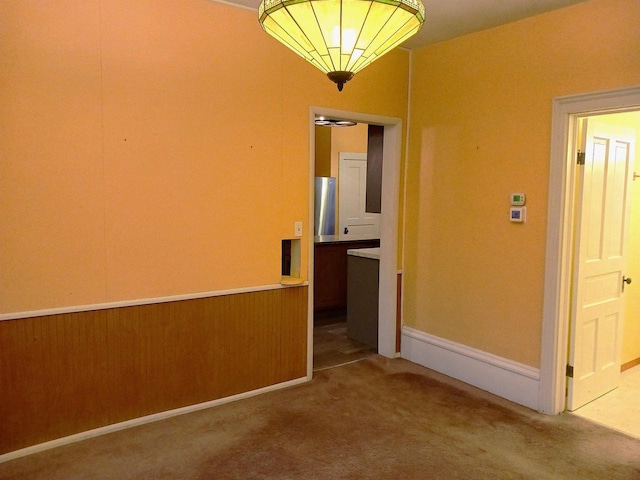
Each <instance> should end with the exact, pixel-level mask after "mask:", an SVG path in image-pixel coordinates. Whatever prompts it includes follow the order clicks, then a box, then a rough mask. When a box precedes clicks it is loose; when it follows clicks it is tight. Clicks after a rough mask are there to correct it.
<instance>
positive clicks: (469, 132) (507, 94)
mask: <svg viewBox="0 0 640 480" xmlns="http://www.w3.org/2000/svg"><path fill="white" fill-rule="evenodd" d="M638 24H640V2H638V1H637V0H592V1H588V2H585V3H580V4H578V5H575V6H572V7H568V8H564V9H561V10H558V11H554V12H550V13H547V14H544V15H540V16H536V17H532V18H529V19H525V20H523V21H519V22H516V23H512V24H509V25H505V26H501V27H498V28H494V29H491V30H485V31H483V32H479V33H476V34H472V35H468V36H465V37H461V38H458V39H453V40H451V41H447V42H443V43H440V44H437V45H433V46H428V47H425V48H422V49H420V50H417V51H415V52H414V54H413V65H412V69H413V76H412V92H411V106H410V109H411V126H410V131H409V156H408V165H407V168H408V172H407V173H408V175H407V199H406V216H405V221H406V238H405V261H404V265H403V269H404V273H405V284H404V292H405V297H404V298H405V303H404V322H405V324H406V325H408V326H410V327H413V328H416V329H418V330H422V331H424V332H427V333H430V334H433V335H436V336H439V337H443V338H446V339H450V340H453V341H455V342H459V343H462V344H465V345H469V346H471V347H474V348H478V349H481V350H484V351H487V352H489V353H493V354H496V355H499V356H502V357H505V358H508V359H512V360H515V361H517V362H521V363H524V364H526V365H530V366H533V367H538V366H539V363H540V347H541V324H542V303H543V284H544V261H545V258H544V255H545V243H546V221H547V193H548V192H547V189H548V175H549V168H548V166H549V151H550V132H551V127H550V125H551V104H552V99H553V98H554V97H557V96H562V95H569V94H576V93H581V92H591V91H596V90H604V89H614V88H619V87H623V86H629V85H634V84H638V83H640V57H639V56H638V45H640V29H639V28H638ZM511 192H524V193H525V194H526V195H527V222H526V223H524V224H513V223H510V222H509V220H508V212H509V194H510V193H511Z"/></svg>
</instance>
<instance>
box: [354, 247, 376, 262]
mask: <svg viewBox="0 0 640 480" xmlns="http://www.w3.org/2000/svg"><path fill="white" fill-rule="evenodd" d="M347 255H353V256H354V257H363V258H372V259H373V260H380V247H374V248H350V249H349V250H347Z"/></svg>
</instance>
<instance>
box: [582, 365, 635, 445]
mask: <svg viewBox="0 0 640 480" xmlns="http://www.w3.org/2000/svg"><path fill="white" fill-rule="evenodd" d="M573 414H574V415H578V416H580V417H583V418H586V419H588V420H591V421H593V422H596V423H599V424H601V425H606V426H607V427H609V428H612V429H614V430H618V431H620V432H623V433H626V434H627V435H631V436H633V437H636V438H640V365H638V366H636V367H633V368H630V369H629V370H626V371H624V372H622V374H621V376H620V386H619V387H618V388H616V389H615V390H613V391H612V392H609V393H607V394H606V395H603V396H602V397H600V398H598V399H596V400H594V401H593V402H591V403H588V404H587V405H585V406H584V407H581V408H579V409H578V410H576V411H575V412H573Z"/></svg>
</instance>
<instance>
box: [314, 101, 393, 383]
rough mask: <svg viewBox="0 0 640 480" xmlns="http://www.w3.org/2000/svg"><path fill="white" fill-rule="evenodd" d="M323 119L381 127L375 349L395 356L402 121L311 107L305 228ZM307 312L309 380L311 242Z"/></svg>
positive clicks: (388, 355) (386, 354) (389, 355)
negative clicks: (318, 127)
mask: <svg viewBox="0 0 640 480" xmlns="http://www.w3.org/2000/svg"><path fill="white" fill-rule="evenodd" d="M319 116H324V117H329V118H334V119H340V120H350V121H354V122H358V123H363V124H373V125H381V126H383V127H384V142H383V156H384V162H383V166H382V199H381V210H382V216H381V219H380V235H379V236H380V240H379V242H380V247H379V248H380V251H379V256H380V259H379V283H378V291H379V300H378V345H377V351H378V353H379V354H380V355H383V356H387V357H394V356H395V355H396V311H397V249H398V231H397V230H398V229H397V226H398V210H399V208H398V203H399V188H400V182H399V177H400V175H399V173H400V153H401V150H400V149H401V143H402V142H401V132H402V121H401V120H400V119H399V118H394V117H383V116H376V115H368V114H361V113H357V112H346V111H338V110H331V109H325V108H321V107H311V108H310V112H309V126H310V135H309V138H310V142H309V143H310V150H309V158H310V168H309V170H310V174H309V192H310V195H309V197H310V198H309V225H313V224H314V202H315V198H314V197H315V195H314V186H315V176H316V174H315V161H314V159H315V150H316V148H315V119H316V117H319ZM308 258H309V283H310V288H309V302H308V305H309V309H308V323H307V324H308V340H307V345H308V348H307V352H308V353H307V375H308V377H309V378H311V377H312V376H313V326H314V299H313V292H314V283H313V282H314V269H315V265H314V242H313V241H310V242H309V254H308Z"/></svg>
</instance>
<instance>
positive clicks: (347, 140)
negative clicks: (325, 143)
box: [331, 123, 369, 178]
mask: <svg viewBox="0 0 640 480" xmlns="http://www.w3.org/2000/svg"><path fill="white" fill-rule="evenodd" d="M368 132H369V126H368V125H367V124H366V123H359V124H357V125H355V126H353V127H336V128H332V132H331V176H332V177H336V178H338V176H339V174H340V153H341V152H349V153H367V141H368Z"/></svg>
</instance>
